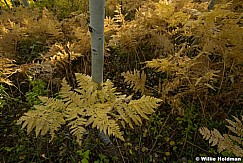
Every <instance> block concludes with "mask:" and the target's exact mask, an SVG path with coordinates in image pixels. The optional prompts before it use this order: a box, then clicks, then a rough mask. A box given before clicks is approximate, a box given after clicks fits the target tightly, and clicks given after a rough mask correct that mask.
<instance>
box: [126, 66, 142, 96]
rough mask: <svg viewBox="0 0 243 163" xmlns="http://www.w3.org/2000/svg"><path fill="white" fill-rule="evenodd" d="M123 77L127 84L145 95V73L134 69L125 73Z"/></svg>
mask: <svg viewBox="0 0 243 163" xmlns="http://www.w3.org/2000/svg"><path fill="white" fill-rule="evenodd" d="M122 76H124V78H125V80H124V81H125V82H126V83H128V84H130V86H131V87H132V88H133V90H134V91H135V92H139V91H140V92H141V93H142V94H143V95H144V93H145V82H146V74H145V73H144V71H142V72H141V73H140V72H139V71H137V70H135V69H134V71H133V73H132V72H129V71H127V72H124V73H122Z"/></svg>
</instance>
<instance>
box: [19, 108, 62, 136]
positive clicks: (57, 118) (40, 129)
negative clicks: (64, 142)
mask: <svg viewBox="0 0 243 163" xmlns="http://www.w3.org/2000/svg"><path fill="white" fill-rule="evenodd" d="M35 108H36V110H30V111H29V112H27V113H25V114H24V116H22V117H21V118H20V119H19V120H18V124H22V123H23V125H22V129H23V128H25V127H27V134H29V133H30V132H31V131H32V130H33V129H34V128H35V133H36V136H38V135H39V134H40V135H45V134H46V133H47V132H48V131H49V132H50V134H51V137H52V139H53V138H54V132H55V131H57V130H58V129H59V128H60V127H61V125H62V124H64V123H65V120H64V116H63V114H62V113H60V112H58V111H55V110H54V109H52V108H50V107H46V106H44V105H37V106H35Z"/></svg>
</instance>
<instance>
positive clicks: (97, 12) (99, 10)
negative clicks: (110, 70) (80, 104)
mask: <svg viewBox="0 0 243 163" xmlns="http://www.w3.org/2000/svg"><path fill="white" fill-rule="evenodd" d="M89 11H90V26H89V31H90V33H91V54H92V74H91V75H92V80H93V81H94V82H96V83H98V84H101V83H103V67H104V18H105V0H90V1H89ZM99 89H101V88H99ZM100 139H101V140H102V141H103V143H104V144H105V145H108V144H111V140H110V139H109V137H108V136H107V135H105V134H104V132H101V133H100Z"/></svg>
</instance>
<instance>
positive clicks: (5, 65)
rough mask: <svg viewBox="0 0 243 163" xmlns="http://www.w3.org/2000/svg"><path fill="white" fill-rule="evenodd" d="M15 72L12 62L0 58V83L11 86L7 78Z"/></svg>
mask: <svg viewBox="0 0 243 163" xmlns="http://www.w3.org/2000/svg"><path fill="white" fill-rule="evenodd" d="M16 72H17V71H16V65H15V64H13V60H10V59H8V58H3V57H0V83H6V84H8V85H12V83H11V81H10V80H9V79H8V77H9V76H11V75H12V74H14V73H16Z"/></svg>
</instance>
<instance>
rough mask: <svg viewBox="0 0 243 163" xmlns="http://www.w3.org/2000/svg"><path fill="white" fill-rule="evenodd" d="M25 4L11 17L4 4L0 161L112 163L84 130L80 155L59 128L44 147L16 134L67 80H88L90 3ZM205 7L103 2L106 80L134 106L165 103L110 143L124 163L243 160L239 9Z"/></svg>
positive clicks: (234, 5)
mask: <svg viewBox="0 0 243 163" xmlns="http://www.w3.org/2000/svg"><path fill="white" fill-rule="evenodd" d="M30 2H31V7H30V8H23V7H13V8H12V9H11V10H10V9H8V6H6V5H4V4H5V3H4V2H3V1H1V3H0V5H1V6H2V7H3V8H2V10H3V11H2V14H1V15H0V57H1V58H0V82H1V83H2V84H1V85H0V138H1V141H0V161H1V162H79V161H80V162H118V160H117V158H112V154H110V155H107V152H106V149H105V148H104V146H103V144H102V143H101V142H100V140H99V138H98V137H97V131H95V130H90V128H89V127H87V132H86V133H85V134H84V136H83V140H82V142H83V143H82V146H79V144H78V143H77V141H76V138H75V137H74V136H73V135H72V134H71V133H70V130H69V128H68V127H67V126H65V125H62V126H61V129H59V130H58V131H56V132H55V137H54V138H53V140H52V141H50V139H51V137H50V135H45V136H38V137H36V135H35V133H34V132H30V134H29V135H26V131H25V129H24V130H22V129H21V126H19V125H17V124H16V123H17V120H19V119H20V117H21V116H23V115H24V113H26V112H27V111H30V110H34V107H33V106H34V105H39V104H41V103H42V102H41V100H40V99H39V98H38V96H48V97H53V98H59V97H58V92H59V91H60V88H61V82H62V79H63V78H65V79H66V81H67V83H69V85H71V86H74V83H73V75H74V74H75V73H83V74H87V75H90V74H91V54H90V34H89V31H88V23H89V15H88V13H87V10H88V0H83V1H65V5H63V4H64V1H63V0H57V1H49V0H44V1H40V2H38V3H34V2H32V1H30ZM10 7H11V5H10ZM207 7H208V3H207V2H201V1H195V2H194V1H189V2H188V1H186V0H185V1H183V0H181V1H176V2H173V3H170V2H168V3H164V2H162V1H156V0H154V1H152V0H151V1H139V0H138V1H131V0H125V1H122V3H121V2H120V1H118V0H117V1H114V0H107V3H106V9H107V10H106V14H107V17H106V19H105V65H104V66H105V70H104V71H105V72H104V78H105V80H106V79H110V80H111V81H112V82H113V83H114V85H115V87H116V88H117V91H119V92H122V94H126V95H133V99H134V100H136V99H139V98H140V97H142V96H143V95H146V96H153V97H156V98H159V99H161V100H162V101H163V102H162V104H161V105H160V107H159V108H157V109H156V110H155V113H153V114H152V115H151V116H150V118H149V120H148V121H144V122H143V124H144V125H142V126H139V127H134V129H130V128H128V127H125V128H124V129H123V130H122V132H123V136H124V139H125V141H121V140H117V139H116V138H114V137H111V138H112V141H113V142H114V143H115V145H116V146H117V148H118V151H119V154H118V155H119V159H120V160H119V161H120V162H194V161H195V157H198V156H211V157H218V156H226V157H234V156H237V157H242V156H243V155H241V154H242V150H243V149H242V147H243V142H242V136H243V133H242V130H243V127H242V120H243V119H241V116H242V115H243V114H242V96H243V89H242V82H243V74H242V64H243V55H242V53H243V45H242V42H243V19H242V18H243V13H242V11H243V5H242V2H241V0H232V1H229V0H221V1H219V2H218V3H217V4H216V5H215V7H214V9H213V10H211V11H210V12H209V11H208V9H207ZM70 67H71V69H70ZM232 116H235V117H237V118H238V119H237V118H236V119H235V118H233V117H232ZM225 119H231V120H232V121H229V120H225ZM234 121H236V122H234ZM227 122H229V123H230V125H231V126H233V127H231V128H230V127H226V126H225V125H228V123H227ZM203 126H205V127H207V128H209V129H213V128H216V129H218V131H219V132H220V133H222V134H223V133H227V134H224V135H220V133H219V132H217V131H215V130H213V131H212V132H210V131H209V130H207V129H205V128H200V127H203ZM200 133H201V134H200ZM203 135H204V138H206V139H209V140H210V142H213V145H218V148H216V147H212V146H211V144H209V143H208V142H207V140H203ZM49 141H50V142H49ZM222 142H224V143H222ZM226 146H227V147H232V148H226ZM224 149H226V150H224ZM237 151H238V152H237Z"/></svg>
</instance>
